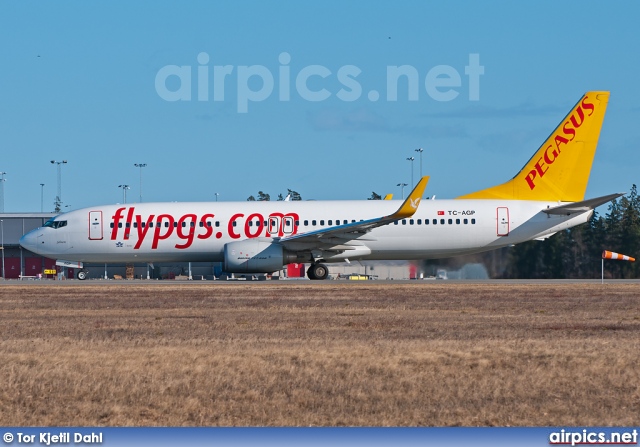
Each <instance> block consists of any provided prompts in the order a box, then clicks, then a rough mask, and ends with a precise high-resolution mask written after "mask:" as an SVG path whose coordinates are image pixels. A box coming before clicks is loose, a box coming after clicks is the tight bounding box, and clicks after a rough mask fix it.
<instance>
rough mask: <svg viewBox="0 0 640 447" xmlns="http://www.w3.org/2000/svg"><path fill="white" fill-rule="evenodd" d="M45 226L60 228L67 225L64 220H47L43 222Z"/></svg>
mask: <svg viewBox="0 0 640 447" xmlns="http://www.w3.org/2000/svg"><path fill="white" fill-rule="evenodd" d="M44 226H45V227H51V228H53V229H57V228H62V227H66V226H67V221H66V220H53V219H51V220H48V221H47V222H46V223H45V224H44Z"/></svg>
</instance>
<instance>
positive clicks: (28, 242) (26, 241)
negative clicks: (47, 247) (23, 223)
mask: <svg viewBox="0 0 640 447" xmlns="http://www.w3.org/2000/svg"><path fill="white" fill-rule="evenodd" d="M36 238H37V236H36V235H35V233H34V232H33V231H30V232H29V233H27V234H25V235H23V236H22V237H21V238H20V241H19V243H20V246H22V248H26V249H27V250H29V251H31V252H34V253H35V252H36Z"/></svg>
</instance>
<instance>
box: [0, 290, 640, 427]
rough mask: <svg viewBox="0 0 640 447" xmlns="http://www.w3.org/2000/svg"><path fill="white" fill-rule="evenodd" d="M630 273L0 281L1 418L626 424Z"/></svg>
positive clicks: (631, 417) (636, 313)
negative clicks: (515, 280)
mask: <svg viewBox="0 0 640 447" xmlns="http://www.w3.org/2000/svg"><path fill="white" fill-rule="evenodd" d="M639 300H640V286H638V285H634V284H617V285H611V284H609V285H600V284H593V283H591V284H541V285H513V284H512V285H505V284H451V283H440V282H437V283H436V282H428V283H427V282H421V283H415V284H414V283H412V284H394V285H385V284H376V283H364V284H344V283H337V282H326V283H322V284H311V283H278V282H274V283H259V284H248V283H242V284H240V283H233V284H220V283H215V284H214V283H206V284H173V283H171V284H168V283H166V282H165V283H162V284H158V285H140V284H136V283H121V284H117V285H111V284H109V285H106V284H91V283H90V282H89V283H87V285H84V284H83V285H60V284H56V285H51V284H50V285H35V284H30V285H8V284H4V285H1V286H0V354H1V364H0V425H5V426H10V425H21V426H22V425H38V426H39V425H44V426H47V425H81V426H82V425H97V426H103V425H108V426H123V425H127V426H156V425H162V426H166V425H168V426H194V425H195V426H252V425H259V426H310V425H312V426H317V425H320V426H342V425H347V426H396V425H399V426H442V425H443V426H451V425H465V426H489V425H498V426H513V425H518V426H523V425H524V426H537V425H626V426H632V425H634V426H637V425H640V374H639V372H638V371H639V369H638V367H639V365H640V303H639Z"/></svg>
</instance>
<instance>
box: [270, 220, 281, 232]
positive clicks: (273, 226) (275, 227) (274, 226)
mask: <svg viewBox="0 0 640 447" xmlns="http://www.w3.org/2000/svg"><path fill="white" fill-rule="evenodd" d="M279 233H280V217H279V216H269V234H270V235H271V236H278V235H279Z"/></svg>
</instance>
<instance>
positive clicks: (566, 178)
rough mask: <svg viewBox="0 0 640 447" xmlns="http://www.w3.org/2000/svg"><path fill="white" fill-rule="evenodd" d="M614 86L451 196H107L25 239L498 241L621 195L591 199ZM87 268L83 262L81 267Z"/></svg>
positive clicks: (323, 246)
mask: <svg viewBox="0 0 640 447" xmlns="http://www.w3.org/2000/svg"><path fill="white" fill-rule="evenodd" d="M608 99H609V92H595V91H594V92H588V93H586V94H585V95H584V96H583V97H582V98H581V99H580V101H579V102H578V103H577V104H576V105H575V106H574V108H573V109H572V110H571V112H570V113H569V114H568V115H567V116H566V117H565V118H564V119H563V120H562V122H561V123H560V124H559V125H558V127H557V128H556V129H555V130H554V131H553V133H552V134H551V136H550V137H549V138H548V139H547V140H546V141H545V143H544V144H543V145H542V146H541V147H540V148H539V149H538V150H537V151H536V153H535V154H534V155H533V157H532V158H531V159H530V160H529V161H528V162H527V163H526V164H525V166H524V168H522V170H521V171H520V172H519V173H518V174H516V176H515V177H513V179H511V180H509V181H507V182H506V183H503V184H501V185H497V186H494V187H491V188H488V189H483V190H481V191H477V192H474V193H472V194H468V195H465V196H462V197H458V198H457V199H453V200H421V198H422V196H423V193H424V190H425V188H426V185H427V181H428V179H429V178H428V177H423V178H422V179H421V180H420V181H419V182H418V184H417V185H416V186H415V188H414V189H413V191H412V192H411V194H409V196H408V197H407V199H406V200H405V201H404V202H402V204H401V205H400V206H399V207H398V201H391V200H377V201H376V200H362V201H306V202H305V201H279V202H205V203H140V204H126V205H105V206H96V207H91V208H85V209H80V210H77V211H71V212H68V213H64V214H61V215H59V216H56V217H54V218H53V219H51V220H50V221H48V222H47V223H46V224H45V225H44V227H41V228H38V229H36V230H33V231H31V232H29V233H27V234H26V235H24V236H23V237H22V238H21V239H20V245H22V247H24V248H25V249H27V250H30V251H32V252H34V253H37V254H40V255H43V256H46V257H49V258H53V259H56V260H58V261H59V262H61V264H63V265H64V264H65V262H66V263H67V265H71V264H75V265H76V266H78V267H80V268H82V267H83V263H110V262H118V263H154V262H169V261H171V262H176V261H215V262H224V270H225V271H226V272H228V273H272V272H275V271H277V270H280V269H281V268H283V266H284V265H286V264H289V263H310V264H311V265H310V267H309V269H308V271H307V275H308V277H309V278H310V279H325V278H327V275H328V269H327V267H326V264H327V263H332V262H344V261H354V260H394V259H397V260H412V259H434V258H443V257H450V256H456V255H462V254H467V253H477V252H481V251H486V250H492V249H495V248H499V247H504V246H507V245H512V244H518V243H520V242H524V241H529V240H532V239H540V240H542V239H546V238H548V237H550V236H552V235H553V234H554V233H556V232H558V231H561V230H564V229H567V228H571V227H573V226H576V225H579V224H582V223H585V222H587V221H588V220H589V218H590V216H591V215H592V213H593V209H594V208H595V207H597V206H599V205H602V204H604V203H606V202H608V201H610V200H613V199H614V198H616V197H619V196H621V195H623V194H610V195H607V196H604V197H598V198H594V199H589V200H584V194H585V190H586V187H587V182H588V179H589V173H590V171H591V164H592V162H593V157H594V154H595V150H596V146H597V142H598V137H599V135H600V128H601V126H602V122H603V119H604V115H605V111H606V108H607V102H608ZM78 277H79V278H80V279H84V278H85V277H86V272H85V271H84V270H80V272H79V274H78Z"/></svg>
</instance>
